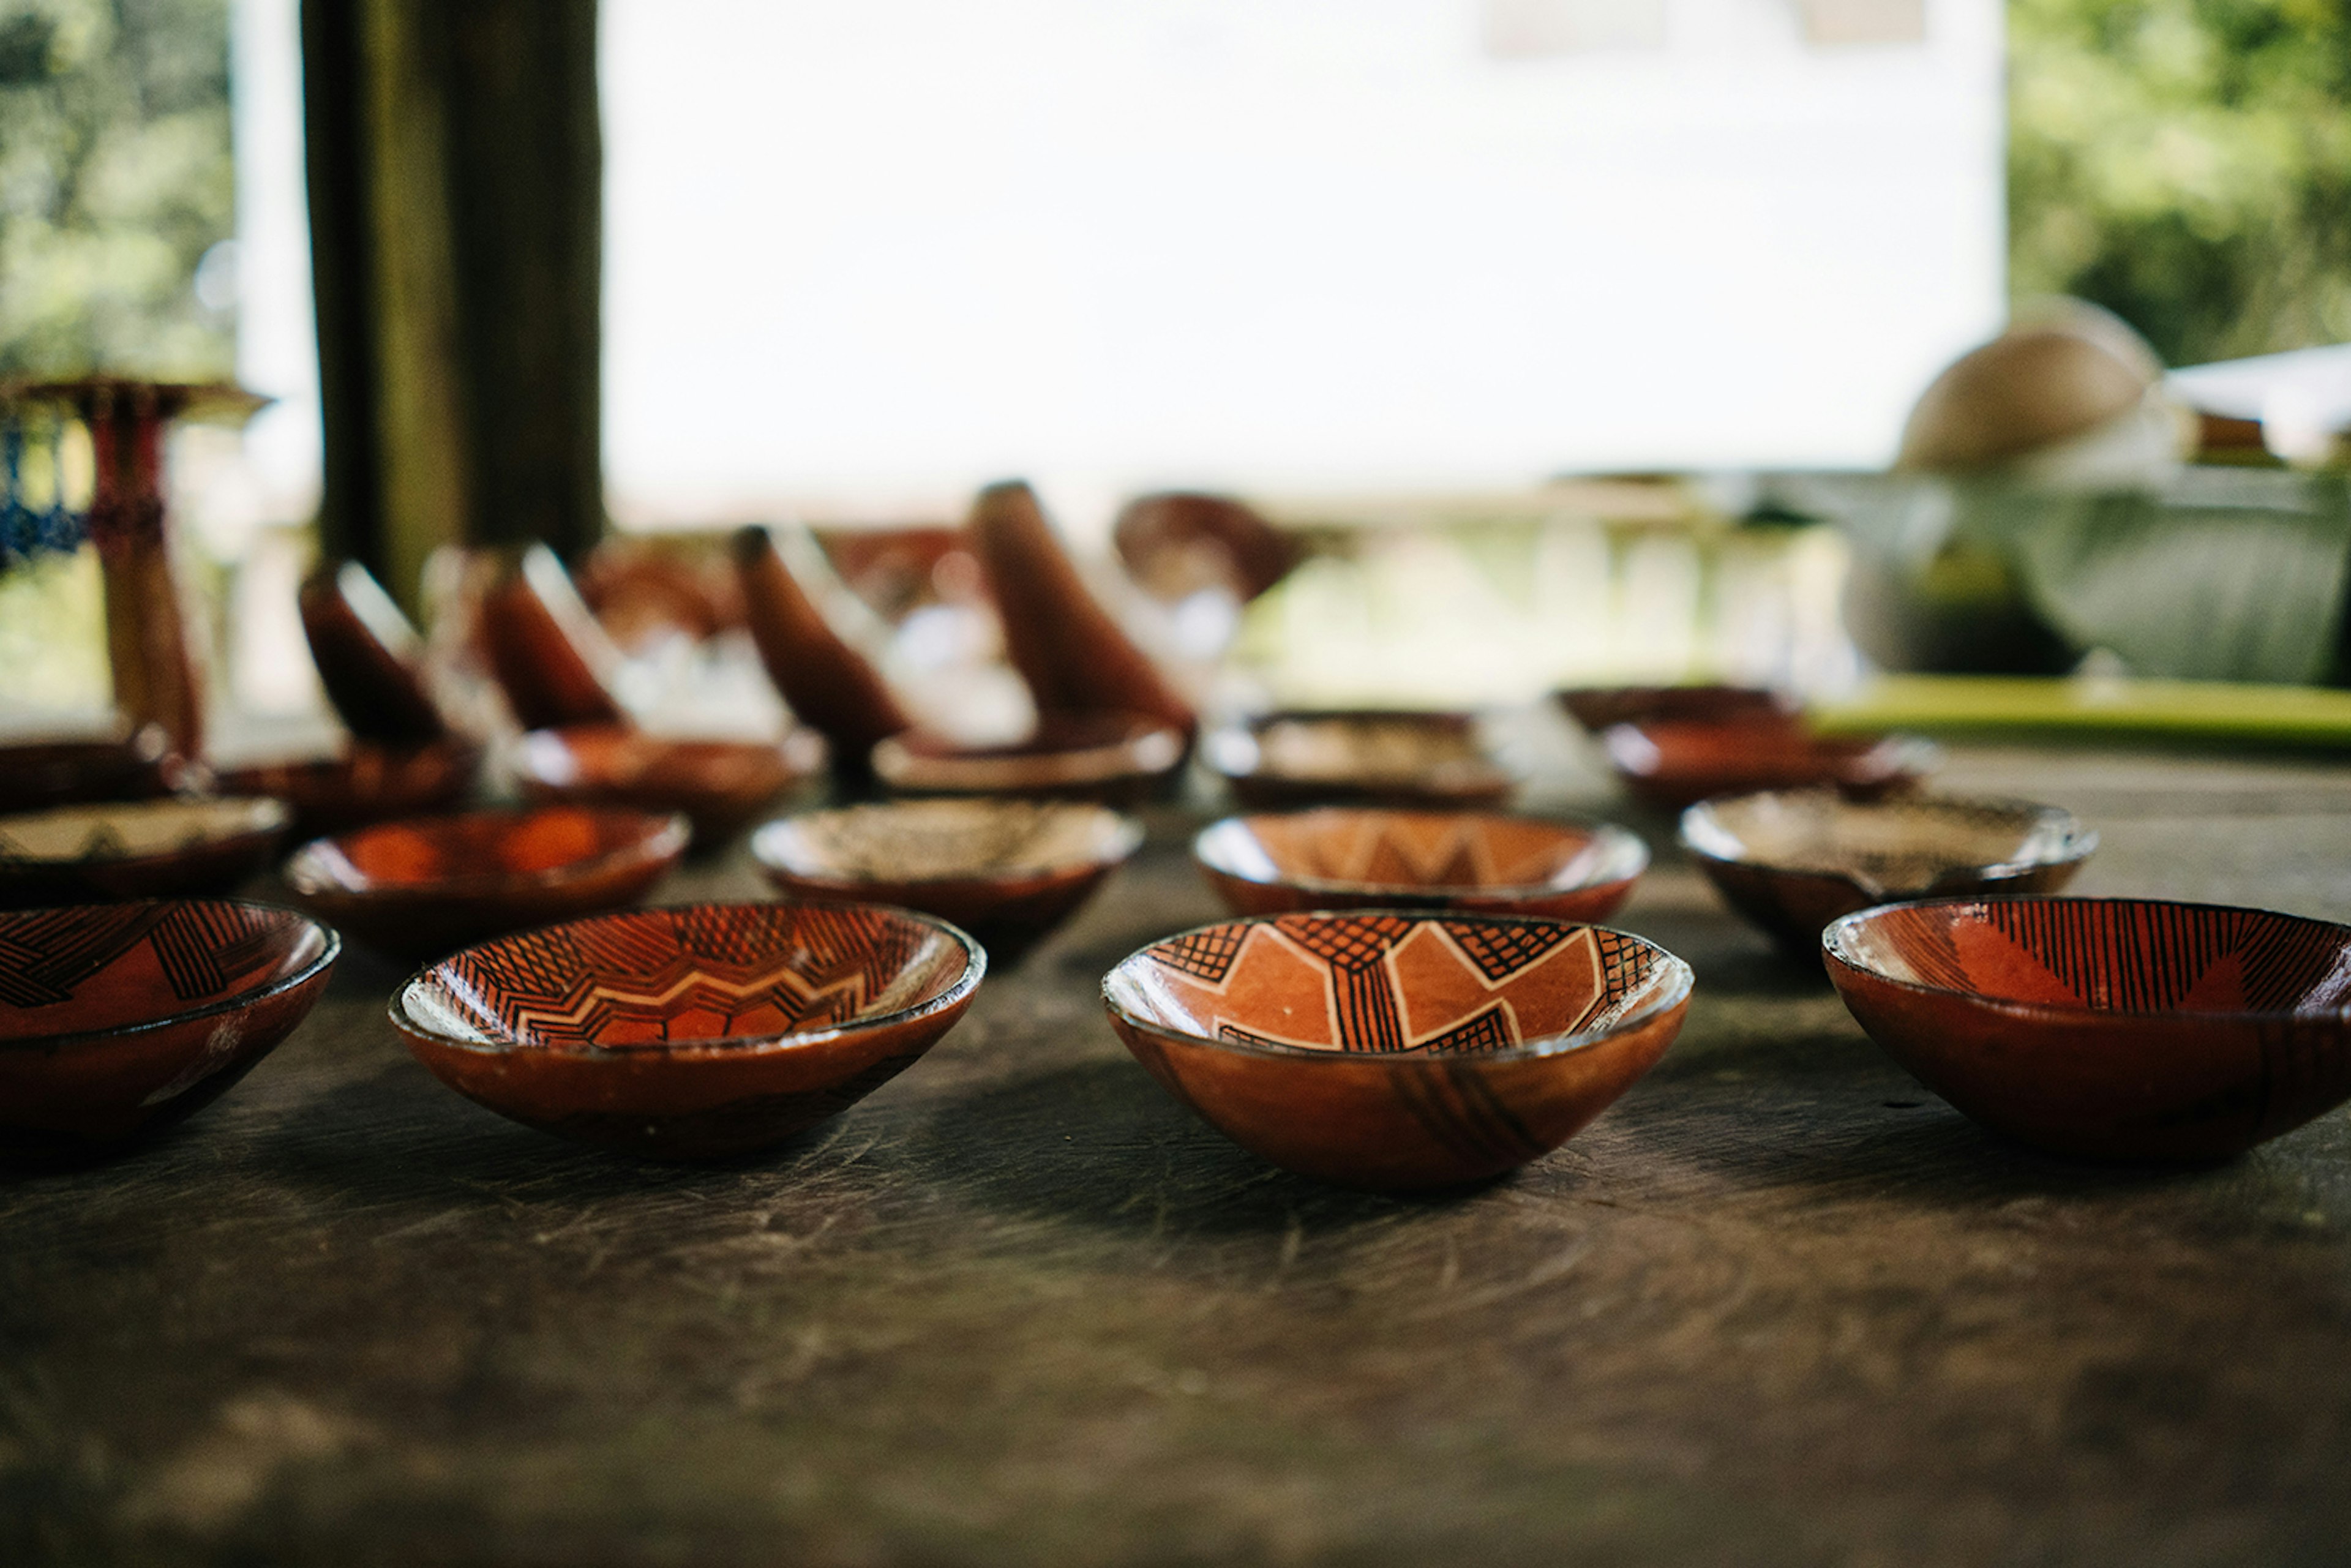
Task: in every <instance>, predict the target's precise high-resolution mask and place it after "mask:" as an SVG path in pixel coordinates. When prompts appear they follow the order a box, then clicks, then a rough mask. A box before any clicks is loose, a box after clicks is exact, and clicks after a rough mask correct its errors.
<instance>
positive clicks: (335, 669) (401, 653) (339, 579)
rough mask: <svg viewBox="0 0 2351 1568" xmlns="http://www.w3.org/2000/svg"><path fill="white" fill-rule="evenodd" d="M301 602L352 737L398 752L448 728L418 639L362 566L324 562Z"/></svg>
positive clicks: (315, 651) (324, 680)
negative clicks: (429, 677) (425, 668)
mask: <svg viewBox="0 0 2351 1568" xmlns="http://www.w3.org/2000/svg"><path fill="white" fill-rule="evenodd" d="M299 601H300V605H301V612H302V634H303V636H304V637H305V638H306V639H307V640H308V642H309V644H310V662H311V663H312V664H315V665H317V666H318V670H319V685H322V686H324V687H325V688H326V691H327V700H328V701H329V702H330V703H332V704H333V705H334V707H335V712H336V713H337V714H339V715H340V716H341V717H342V720H343V724H344V726H345V727H347V728H349V729H350V732H351V733H352V734H353V735H355V736H358V737H360V738H361V739H362V740H366V741H372V742H375V743H377V744H379V745H381V746H383V747H388V748H391V749H392V750H395V751H404V750H413V749H414V748H416V747H422V746H424V745H427V744H429V743H431V742H433V741H436V740H439V739H441V738H442V737H443V736H444V735H445V734H446V733H447V729H448V726H447V724H446V722H445V721H444V719H443V718H442V716H441V705H440V703H439V702H438V701H437V700H436V699H435V698H434V695H433V688H432V685H431V683H430V682H429V681H428V680H427V679H426V677H425V674H424V640H423V638H421V637H419V636H418V635H417V634H416V628H415V627H413V626H412V625H410V624H409V622H408V617H407V616H405V615H403V614H402V613H401V612H400V606H398V605H397V604H394V603H393V602H392V596H391V595H390V594H388V593H386V592H385V591H383V585H382V584H381V583H379V582H377V581H376V580H375V578H374V577H373V576H372V575H371V574H370V572H369V571H368V569H367V568H365V567H363V566H361V565H360V563H359V562H357V561H355V560H340V561H325V562H322V563H320V565H319V568H318V570H315V571H313V572H311V573H310V575H309V576H308V577H307V578H305V579H304V580H303V582H302V589H301V592H300V595H299Z"/></svg>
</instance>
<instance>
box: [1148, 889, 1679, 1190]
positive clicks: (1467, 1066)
mask: <svg viewBox="0 0 2351 1568" xmlns="http://www.w3.org/2000/svg"><path fill="white" fill-rule="evenodd" d="M1689 993H1690V970H1689V966H1688V965H1687V964H1685V963H1683V962H1682V961H1681V960H1680V959H1679V958H1677V957H1675V956H1673V955H1672V954H1670V953H1668V952H1667V951H1666V950H1665V949H1664V948H1662V947H1659V946H1656V944H1655V943H1653V942H1649V941H1646V940H1645V939H1644V938H1642V937H1639V936H1631V935H1629V934H1627V933H1625V932H1622V931H1613V930H1610V929H1608V928H1606V927H1604V926H1598V925H1583V924H1580V923H1577V922H1574V921H1567V920H1550V919H1541V918H1534V917H1525V916H1517V915H1478V914H1467V913H1465V914H1431V913H1429V912H1427V911H1425V910H1360V911H1353V912H1350V913H1343V914H1342V913H1316V914H1308V915H1265V916H1259V917H1258V918H1255V919H1248V920H1234V921H1227V922H1225V923H1223V924H1220V925H1204V926H1201V927H1199V928H1198V929H1196V930H1193V931H1186V932H1184V933H1183V934H1181V935H1180V936H1170V937H1167V938H1165V939H1164V940H1162V941H1158V942H1155V943H1153V944H1151V945H1150V946H1147V947H1144V948H1142V949H1140V950H1138V951H1137V952H1134V953H1133V954H1130V955H1129V956H1127V957H1126V958H1125V959H1124V960H1123V961H1122V962H1121V963H1120V964H1119V966H1118V967H1116V968H1114V969H1113V970H1112V971H1111V972H1110V974H1109V975H1107V976H1106V977H1104V978H1103V980H1102V1005H1103V1007H1104V1008H1105V1009H1107V1010H1108V1011H1109V1013H1110V1019H1111V1024H1112V1027H1113V1028H1114V1029H1116V1030H1117V1031H1118V1033H1119V1037H1120V1038H1121V1039H1122V1040H1124V1041H1125V1042H1126V1045H1127V1049H1128V1050H1130V1051H1133V1052H1134V1055H1135V1058H1136V1060H1137V1061H1141V1062H1142V1063H1143V1065H1144V1068H1146V1069H1147V1070H1148V1071H1150V1073H1151V1075H1152V1076H1153V1077H1154V1078H1155V1079H1157V1080H1158V1081H1159V1082H1160V1085H1161V1087H1163V1088H1165V1090H1166V1091H1167V1092H1169V1093H1170V1094H1172V1095H1174V1096H1175V1098H1176V1099H1177V1100H1178V1101H1180V1102H1182V1103H1184V1104H1186V1105H1188V1106H1190V1107H1191V1108H1192V1110H1194V1111H1195V1112H1196V1113H1198V1114H1199V1115H1200V1117H1201V1118H1202V1119H1203V1120H1205V1121H1206V1122H1207V1123H1208V1124H1210V1125H1211V1126H1213V1127H1215V1128H1217V1130H1218V1131H1219V1132H1222V1133H1223V1134H1226V1135H1227V1136H1228V1137H1229V1138H1231V1139H1232V1140H1233V1141H1234V1142H1235V1143H1237V1144H1239V1145H1241V1146H1242V1147H1243V1148H1246V1149H1248V1150H1249V1151H1250V1152H1251V1153H1253V1154H1256V1155H1259V1156H1261V1157H1263V1158H1265V1159H1267V1160H1270V1161H1271V1162H1273V1163H1274V1164H1275V1165H1278V1166H1283V1167H1285V1168H1287V1169H1289V1170H1292V1171H1296V1172H1298V1173H1300V1174H1301V1175H1303V1176H1315V1177H1318V1178H1320V1179H1322V1180H1324V1181H1331V1182H1336V1183H1339V1184H1342V1185H1344V1186H1361V1187H1370V1188H1374V1189H1382V1190H1412V1189H1420V1188H1430V1187H1444V1186H1458V1185H1460V1184H1462V1183H1466V1182H1473V1181H1480V1180H1484V1179H1487V1178H1489V1177H1492V1176H1500V1175H1502V1174H1503V1173H1504V1172H1506V1171H1510V1170H1512V1169H1514V1168H1516V1167H1517V1166H1521V1165H1524V1164H1526V1163H1527V1162H1528V1161H1529V1160H1531V1159H1534V1158H1536V1157H1538V1156H1540V1155H1544V1154H1547V1153H1549V1152H1550V1151H1551V1150H1552V1149H1554V1148H1557V1147H1558V1146H1559V1145H1561V1144H1562V1143H1564V1142H1566V1141H1567V1139H1568V1138H1569V1137H1571V1136H1573V1134H1575V1133H1576V1132H1577V1131H1578V1130H1579V1129H1581V1128H1582V1127H1583V1125H1584V1124H1586V1123H1588V1122H1590V1121H1591V1120H1592V1119H1593V1117H1594V1116H1597V1115H1598V1114H1599V1113H1601V1112H1602V1111H1604V1110H1605V1109H1607V1107H1608V1106H1609V1105H1610V1104H1612V1103H1614V1101H1615V1100H1616V1098H1617V1097H1618V1096H1619V1095H1621V1094H1623V1093H1624V1092H1625V1090H1627V1089H1629V1088H1631V1087H1632V1086H1633V1084H1634V1083H1635V1082H1636V1081H1637V1080H1638V1079H1639V1078H1640V1077H1641V1075H1642V1074H1643V1073H1645V1072H1646V1071H1648V1070H1649V1069H1650V1068H1651V1067H1652V1066H1654V1065H1655V1064H1656V1061H1657V1059H1658V1058H1659V1057H1660V1056H1662V1055H1663V1054H1665V1051H1666V1048H1667V1046H1668V1045H1670V1044H1672V1043H1673V1040H1674V1036H1675V1035H1676V1034H1677V1033H1678V1032H1679V1031H1680V1030H1681V1026H1682V1018H1683V1015H1684V1014H1685V1013H1686V1012H1687V1009H1688V1006H1689Z"/></svg>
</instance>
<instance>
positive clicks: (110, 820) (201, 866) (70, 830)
mask: <svg viewBox="0 0 2351 1568" xmlns="http://www.w3.org/2000/svg"><path fill="white" fill-rule="evenodd" d="M290 820H291V813H289V812H288V811H287V809H286V807H285V806H284V805H283V804H282V803H281V802H279V801H277V800H257V799H253V798H248V797H228V798H223V799H218V800H135V801H127V802H123V803H120V804H117V805H109V806H58V807H55V808H52V809H51V810H47V811H28V812H26V813H24V814H22V815H19V816H14V817H0V908H14V909H26V908H31V907H33V906H35V905H37V904H66V903H89V902H96V901H104V900H107V899H115V898H169V897H178V896H183V895H188V894H206V893H223V892H225V891H227V890H228V889H230V888H232V887H235V885H236V884H237V883H240V882H243V881H244V880H245V879H246V877H248V876H251V875H252V874H253V873H256V872H257V871H259V870H260V869H261V868H262V867H263V866H264V865H265V864H266V863H267V862H268V860H269V854H270V852H271V851H272V850H273V849H275V848H276V847H277V841H278V839H279V837H280V836H281V835H283V834H284V832H285V831H286V826H287V822H288V821H290Z"/></svg>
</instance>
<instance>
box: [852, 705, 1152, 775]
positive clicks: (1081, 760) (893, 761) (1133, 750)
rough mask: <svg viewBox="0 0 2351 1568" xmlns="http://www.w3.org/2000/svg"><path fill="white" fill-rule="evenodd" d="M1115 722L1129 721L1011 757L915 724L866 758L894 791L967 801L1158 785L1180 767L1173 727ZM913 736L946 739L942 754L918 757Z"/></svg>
mask: <svg viewBox="0 0 2351 1568" xmlns="http://www.w3.org/2000/svg"><path fill="white" fill-rule="evenodd" d="M1113 716H1115V717H1119V718H1123V719H1124V720H1126V721H1127V722H1126V726H1125V730H1124V733H1123V734H1122V735H1120V736H1119V737H1116V738H1115V739H1110V740H1100V741H1094V742H1091V743H1089V744H1085V745H1078V746H1059V747H1048V748H1044V749H1040V750H1036V751H1024V752H1018V753H1015V754H1013V755H1009V756H1006V755H988V754H987V753H989V752H990V751H991V749H992V748H990V747H956V746H955V744H954V742H953V741H952V740H951V738H950V737H947V736H946V735H945V734H943V733H942V732H940V731H938V730H935V729H932V728H929V727H926V726H923V725H914V726H912V727H908V728H906V729H902V730H900V731H898V732H897V733H896V734H894V735H885V736H883V737H882V738H881V739H879V740H877V741H875V742H874V743H873V747H872V751H871V752H870V753H869V754H868V758H867V760H868V761H869V763H870V764H871V765H872V768H873V772H874V774H875V775H876V776H877V777H878V778H879V779H881V780H882V782H883V784H885V785H887V786H889V787H890V788H891V789H905V790H930V791H937V792H943V793H951V794H968V795H984V794H990V793H1010V792H1014V791H1017V790H1019V789H1028V788H1067V787H1071V786H1077V785H1086V784H1109V783H1115V782H1118V781H1121V780H1124V779H1156V778H1160V777H1161V776H1163V775H1165V774H1168V773H1172V772H1174V771H1175V769H1176V768H1180V767H1181V766H1183V762H1184V750H1185V747H1184V736H1183V733H1182V732H1181V731H1180V730H1178V729H1177V728H1176V727H1175V726H1174V725H1171V724H1166V723H1165V722H1163V721H1161V720H1159V719H1156V718H1154V717H1152V716H1150V715H1149V714H1143V713H1126V712H1114V713H1113ZM913 737H920V738H925V739H936V740H940V741H945V742H946V743H947V750H946V755H943V756H941V755H926V754H925V753H921V752H918V751H916V750H915V749H914V747H913V746H912V745H910V744H909V740H910V738H913ZM1163 737H1164V740H1163ZM1010 744H1012V745H1015V746H1017V745H1019V744H1021V743H1019V742H1017V741H1016V742H1012V743H1010Z"/></svg>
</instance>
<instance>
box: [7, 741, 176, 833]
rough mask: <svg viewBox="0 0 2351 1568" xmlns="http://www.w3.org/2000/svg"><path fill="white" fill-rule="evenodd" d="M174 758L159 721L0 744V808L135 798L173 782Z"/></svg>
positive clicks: (157, 792) (161, 790)
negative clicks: (117, 730) (103, 732)
mask: <svg viewBox="0 0 2351 1568" xmlns="http://www.w3.org/2000/svg"><path fill="white" fill-rule="evenodd" d="M178 760H179V759H178V758H175V757H173V756H172V755H171V742H170V741H169V740H168V739H167V738H166V737H165V736H164V734H163V729H162V726H161V725H152V724H151V725H147V726H145V727H141V728H140V729H138V730H136V731H132V732H130V733H128V734H116V735H110V736H99V737H86V738H79V739H73V740H40V741H28V742H26V743H23V744H21V745H14V746H0V813H10V812H18V811H36V810H40V809H41V808H42V807H45V806H70V805H79V804H84V803H87V802H89V801H92V800H146V799H148V798H150V797H152V796H156V795H161V794H162V793H164V792H165V791H166V790H168V789H171V787H172V771H173V770H174V768H175V766H176V765H177V764H178Z"/></svg>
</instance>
